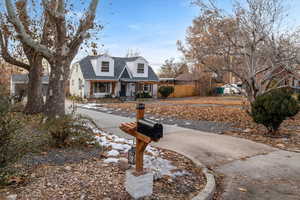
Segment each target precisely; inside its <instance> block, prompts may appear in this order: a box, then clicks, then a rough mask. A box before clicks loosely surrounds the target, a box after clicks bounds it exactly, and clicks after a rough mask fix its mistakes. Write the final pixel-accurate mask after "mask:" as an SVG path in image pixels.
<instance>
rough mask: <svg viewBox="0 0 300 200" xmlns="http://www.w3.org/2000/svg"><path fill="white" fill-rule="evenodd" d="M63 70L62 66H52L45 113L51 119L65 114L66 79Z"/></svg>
mask: <svg viewBox="0 0 300 200" xmlns="http://www.w3.org/2000/svg"><path fill="white" fill-rule="evenodd" d="M62 69H63V66H62V65H56V66H51V73H50V77H49V85H48V91H47V100H46V105H45V111H44V112H45V114H46V115H47V116H48V117H49V118H53V117H58V116H63V115H64V114H65V78H64V76H63V74H64V73H63V71H62Z"/></svg>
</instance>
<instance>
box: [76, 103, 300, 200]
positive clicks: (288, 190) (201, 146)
mask: <svg viewBox="0 0 300 200" xmlns="http://www.w3.org/2000/svg"><path fill="white" fill-rule="evenodd" d="M77 112H78V113H80V114H84V115H88V116H89V117H92V118H93V119H94V120H95V121H96V123H97V124H98V125H99V126H100V127H102V128H104V129H106V130H107V131H108V132H111V133H114V134H116V135H118V136H121V137H126V138H130V137H129V136H128V135H126V134H124V133H123V132H122V131H120V130H119V128H118V126H119V124H120V123H122V122H129V121H133V120H134V119H130V118H126V117H120V116H116V115H111V114H106V113H102V112H97V111H91V110H86V109H81V108H78V110H77ZM164 134H165V135H164V138H163V139H162V140H161V141H160V142H159V143H156V144H155V145H156V146H159V147H162V148H166V149H169V150H173V151H176V152H178V153H181V154H183V155H186V156H189V157H192V158H194V159H197V160H199V161H200V162H201V163H203V164H205V165H207V166H210V167H211V168H212V169H213V170H214V171H215V172H217V173H222V174H224V175H225V181H224V183H225V184H226V185H225V192H224V193H223V195H222V199H224V200H235V199H236V200H242V199H247V200H248V199H249V200H254V199H257V200H266V199H272V200H283V199H284V200H296V199H297V200H299V199H300V154H299V153H292V152H286V151H281V150H278V149H275V148H272V147H269V146H267V145H264V144H259V143H255V142H252V141H249V140H245V139H241V138H236V137H231V136H226V135H218V134H213V133H207V132H201V131H196V130H192V129H187V128H181V127H176V126H167V125H165V126H164Z"/></svg>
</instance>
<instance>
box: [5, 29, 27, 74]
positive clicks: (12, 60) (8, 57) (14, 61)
mask: <svg viewBox="0 0 300 200" xmlns="http://www.w3.org/2000/svg"><path fill="white" fill-rule="evenodd" d="M7 46H8V38H7V36H5V34H3V33H2V31H1V30H0V47H1V55H2V58H3V59H4V60H5V62H8V63H10V64H12V65H16V66H18V67H21V68H23V69H25V70H27V71H29V70H30V66H29V65H28V64H26V63H24V62H21V61H18V60H17V59H15V58H14V57H12V56H11V55H10V53H9V52H8V48H7Z"/></svg>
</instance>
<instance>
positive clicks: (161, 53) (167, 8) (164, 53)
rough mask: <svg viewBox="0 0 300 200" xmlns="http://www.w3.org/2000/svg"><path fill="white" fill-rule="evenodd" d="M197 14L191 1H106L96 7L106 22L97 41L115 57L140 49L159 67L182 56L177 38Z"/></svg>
mask: <svg viewBox="0 0 300 200" xmlns="http://www.w3.org/2000/svg"><path fill="white" fill-rule="evenodd" d="M195 16H197V9H196V8H195V7H193V6H191V5H190V0H106V1H105V0H103V1H100V6H99V8H98V10H97V19H98V20H100V21H101V23H102V24H103V25H104V29H103V31H102V33H101V35H100V36H101V37H100V40H99V41H98V43H99V44H103V45H104V47H103V48H104V49H105V50H108V52H109V54H110V55H113V56H125V54H126V53H127V51H128V49H132V50H137V51H139V52H140V54H141V56H143V57H145V58H146V59H147V60H148V61H149V62H150V64H151V65H152V66H153V67H154V68H155V69H157V68H158V67H159V66H160V65H161V64H162V63H163V62H164V60H166V59H168V58H171V57H175V58H177V57H180V55H181V54H180V52H178V51H177V47H176V41H177V40H183V39H184V37H185V33H186V29H187V27H188V26H189V25H190V24H191V22H192V20H193V18H194V17H195Z"/></svg>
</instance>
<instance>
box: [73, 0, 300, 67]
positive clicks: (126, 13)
mask: <svg viewBox="0 0 300 200" xmlns="http://www.w3.org/2000/svg"><path fill="white" fill-rule="evenodd" d="M288 1H291V2H292V4H291V5H292V6H290V8H291V17H292V18H293V19H294V20H293V21H295V23H297V24H298V22H296V20H297V19H299V20H298V21H300V15H299V14H298V13H299V10H300V0H287V2H288ZM190 2H191V0H101V1H100V5H99V7H98V10H97V19H98V20H99V21H100V22H101V23H102V24H103V25H104V29H103V30H102V32H101V34H100V36H101V37H100V40H99V41H97V43H98V44H103V45H104V47H103V49H105V50H107V51H108V52H109V54H110V55H112V56H125V54H126V53H127V51H128V49H132V50H137V51H139V52H140V53H141V55H142V56H143V57H145V58H146V59H147V60H148V61H149V62H150V64H151V65H152V66H153V67H154V69H155V70H157V69H158V68H159V66H161V64H162V63H163V62H164V60H166V59H168V58H171V57H174V58H180V56H181V53H180V52H179V51H177V47H176V41H177V40H184V38H185V34H186V29H187V27H188V26H189V25H190V24H191V23H192V20H193V18H195V17H196V16H197V14H198V9H197V8H196V7H195V6H192V5H191V4H190ZM219 2H220V3H219V6H221V7H222V8H223V9H226V10H230V7H231V2H232V0H222V1H219ZM82 56H84V53H83V52H81V53H80V54H79V55H78V57H77V59H80V58H81V57H82Z"/></svg>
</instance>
